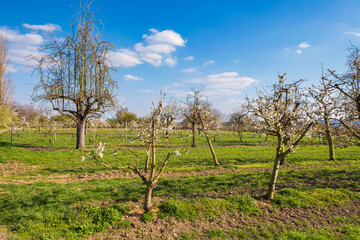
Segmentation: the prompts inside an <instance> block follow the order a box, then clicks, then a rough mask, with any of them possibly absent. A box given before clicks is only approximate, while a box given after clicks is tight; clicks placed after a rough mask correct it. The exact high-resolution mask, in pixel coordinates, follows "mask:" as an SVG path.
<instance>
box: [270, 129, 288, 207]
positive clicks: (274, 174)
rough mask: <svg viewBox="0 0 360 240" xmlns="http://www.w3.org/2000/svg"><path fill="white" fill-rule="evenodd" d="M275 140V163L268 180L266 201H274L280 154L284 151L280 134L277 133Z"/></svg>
mask: <svg viewBox="0 0 360 240" xmlns="http://www.w3.org/2000/svg"><path fill="white" fill-rule="evenodd" d="M277 140H278V146H277V148H276V158H275V163H274V167H273V171H272V174H271V179H270V184H269V189H268V192H267V194H266V197H267V199H268V200H273V199H274V193H275V185H276V180H277V177H278V174H279V169H280V161H281V158H282V155H283V154H282V153H283V149H284V142H283V141H284V138H283V137H282V136H281V132H279V133H278V136H277Z"/></svg>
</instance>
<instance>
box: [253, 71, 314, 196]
mask: <svg viewBox="0 0 360 240" xmlns="http://www.w3.org/2000/svg"><path fill="white" fill-rule="evenodd" d="M285 77H286V74H283V75H279V80H278V82H276V83H275V84H274V85H273V86H272V88H271V92H266V91H259V92H258V96H257V99H252V100H251V99H249V98H248V99H247V107H248V110H249V113H250V116H252V117H253V121H254V123H256V127H257V128H258V129H260V130H262V131H264V132H265V133H266V134H268V135H273V136H275V137H276V139H277V148H276V157H275V162H274V167H273V171H272V174H271V179H270V183H269V188H268V191H267V198H268V199H269V200H272V199H273V197H274V193H275V185H276V181H277V178H278V174H279V169H280V163H281V161H282V160H283V159H284V158H285V157H286V156H287V155H288V154H289V153H291V152H294V150H295V147H296V146H297V145H298V144H299V143H300V141H301V140H302V139H303V138H304V137H305V135H306V134H307V133H309V132H311V130H312V129H313V128H312V127H313V125H314V120H312V119H311V118H309V117H308V114H307V111H306V110H307V109H306V102H305V101H304V92H303V91H302V90H301V89H300V84H301V82H302V81H303V80H298V81H294V82H292V83H285V80H286V78H285Z"/></svg>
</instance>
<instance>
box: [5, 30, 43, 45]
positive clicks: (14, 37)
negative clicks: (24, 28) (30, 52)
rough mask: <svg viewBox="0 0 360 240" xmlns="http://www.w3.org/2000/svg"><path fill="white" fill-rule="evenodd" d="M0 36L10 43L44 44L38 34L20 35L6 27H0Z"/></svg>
mask: <svg viewBox="0 0 360 240" xmlns="http://www.w3.org/2000/svg"><path fill="white" fill-rule="evenodd" d="M0 35H3V36H4V37H5V38H6V39H7V40H8V41H9V42H10V43H19V44H27V45H40V44H42V43H43V42H44V38H43V37H42V36H41V35H39V34H34V33H26V34H20V33H18V32H17V31H15V30H11V29H8V28H6V27H0Z"/></svg>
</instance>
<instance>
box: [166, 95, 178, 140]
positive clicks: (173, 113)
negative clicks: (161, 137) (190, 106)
mask: <svg viewBox="0 0 360 240" xmlns="http://www.w3.org/2000/svg"><path fill="white" fill-rule="evenodd" d="M163 111H164V117H165V121H166V129H167V130H166V132H165V136H166V138H169V133H170V131H171V130H172V125H171V124H172V123H173V122H174V121H175V119H176V118H178V116H179V113H180V106H179V105H178V104H177V103H176V100H173V99H170V100H169V101H168V102H167V103H166V105H165V107H164V110H163Z"/></svg>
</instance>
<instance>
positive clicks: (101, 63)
mask: <svg viewBox="0 0 360 240" xmlns="http://www.w3.org/2000/svg"><path fill="white" fill-rule="evenodd" d="M112 48H113V46H112V44H110V43H109V42H106V41H103V40H101V31H100V30H99V28H98V27H97V21H96V20H95V17H94V13H93V12H92V11H91V10H90V4H88V5H85V6H84V7H82V8H81V10H78V11H76V12H75V13H74V17H73V20H72V33H71V34H70V35H69V36H68V37H66V39H65V40H64V41H61V42H58V41H57V40H56V38H50V39H49V40H48V41H47V42H46V43H45V44H44V45H43V46H42V47H41V48H40V52H41V54H40V55H39V56H33V58H34V59H35V60H36V61H37V68H36V69H35V71H36V72H37V73H38V74H39V76H40V83H39V84H38V85H37V86H36V87H35V89H34V90H35V91H34V99H35V100H37V101H45V102H49V103H51V105H52V107H53V109H54V110H56V111H58V112H59V113H61V114H63V115H66V116H68V117H70V118H71V119H72V120H73V121H75V122H76V125H77V141H76V148H77V149H84V148H85V126H86V122H87V120H88V119H89V118H91V117H98V116H99V115H100V114H102V113H104V112H105V111H106V110H107V109H109V108H112V107H114V105H115V98H114V90H115V88H116V86H117V84H116V81H115V80H114V79H113V78H112V75H111V70H112V66H111V64H110V61H109V59H108V56H109V52H110V50H111V49H112Z"/></svg>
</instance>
